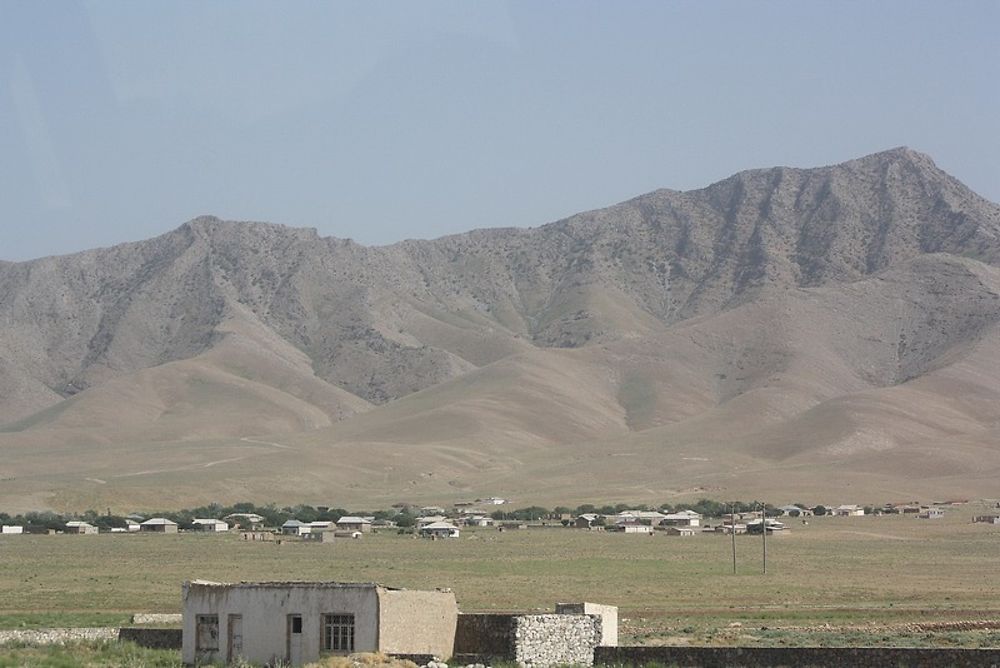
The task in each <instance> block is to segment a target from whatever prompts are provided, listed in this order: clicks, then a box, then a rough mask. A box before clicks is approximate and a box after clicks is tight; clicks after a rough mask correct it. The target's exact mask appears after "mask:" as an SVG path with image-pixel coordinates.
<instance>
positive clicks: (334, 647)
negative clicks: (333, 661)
mask: <svg viewBox="0 0 1000 668" xmlns="http://www.w3.org/2000/svg"><path fill="white" fill-rule="evenodd" d="M323 649H324V650H326V651H328V652H353V651H354V615H329V614H327V615H323Z"/></svg>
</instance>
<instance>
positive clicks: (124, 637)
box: [118, 627, 183, 651]
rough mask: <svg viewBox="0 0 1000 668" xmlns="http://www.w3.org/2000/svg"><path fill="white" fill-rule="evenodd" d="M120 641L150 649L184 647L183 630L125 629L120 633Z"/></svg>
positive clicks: (178, 648)
mask: <svg viewBox="0 0 1000 668" xmlns="http://www.w3.org/2000/svg"><path fill="white" fill-rule="evenodd" d="M118 639H119V640H121V641H123V642H134V643H135V644H136V645H139V646H140V647H148V648H150V649H176V650H178V651H180V649H181V647H182V645H183V629H149V628H129V627H125V628H122V629H120V630H119V631H118Z"/></svg>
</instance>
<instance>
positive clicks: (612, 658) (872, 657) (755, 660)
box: [594, 647, 1000, 668]
mask: <svg viewBox="0 0 1000 668" xmlns="http://www.w3.org/2000/svg"><path fill="white" fill-rule="evenodd" d="M594 662H595V663H596V664H598V665H608V666H622V665H633V666H641V665H643V664H647V663H652V662H656V663H663V664H666V665H671V666H679V667H680V668H686V667H688V666H720V667H721V666H741V667H742V668H778V667H784V666H788V667H789V668H792V667H795V668H799V667H802V668H807V667H812V668H841V667H843V668H855V667H856V668H917V667H919V668H995V667H996V666H1000V649H922V648H892V647H598V648H597V650H596V651H595V652H594Z"/></svg>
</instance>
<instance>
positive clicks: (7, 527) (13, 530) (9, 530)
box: [0, 524, 24, 536]
mask: <svg viewBox="0 0 1000 668" xmlns="http://www.w3.org/2000/svg"><path fill="white" fill-rule="evenodd" d="M22 533H24V527H23V526H20V525H19V524H4V525H3V526H2V527H0V534H4V535H7V536H13V535H15V534H22Z"/></svg>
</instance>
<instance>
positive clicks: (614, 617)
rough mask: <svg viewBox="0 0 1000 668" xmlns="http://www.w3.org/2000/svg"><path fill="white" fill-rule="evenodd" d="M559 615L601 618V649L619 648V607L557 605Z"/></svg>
mask: <svg viewBox="0 0 1000 668" xmlns="http://www.w3.org/2000/svg"><path fill="white" fill-rule="evenodd" d="M556 614H559V615H597V616H599V617H600V618H601V637H600V639H599V640H598V643H597V644H598V645H599V646H601V647H617V646H618V607H617V606H614V605H601V604H599V603H556Z"/></svg>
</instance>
